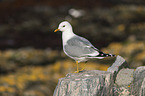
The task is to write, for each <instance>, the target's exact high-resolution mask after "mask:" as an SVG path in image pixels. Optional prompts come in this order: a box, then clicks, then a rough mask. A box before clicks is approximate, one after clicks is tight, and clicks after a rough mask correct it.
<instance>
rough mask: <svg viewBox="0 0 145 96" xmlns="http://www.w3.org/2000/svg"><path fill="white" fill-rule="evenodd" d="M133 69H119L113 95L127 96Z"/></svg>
mask: <svg viewBox="0 0 145 96" xmlns="http://www.w3.org/2000/svg"><path fill="white" fill-rule="evenodd" d="M133 72H134V69H128V68H126V69H125V68H123V69H121V70H120V71H119V72H118V74H117V76H116V80H115V84H114V95H115V96H129V94H130V88H129V86H130V84H131V83H132V81H133Z"/></svg>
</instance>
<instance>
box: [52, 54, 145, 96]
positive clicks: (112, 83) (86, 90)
mask: <svg viewBox="0 0 145 96" xmlns="http://www.w3.org/2000/svg"><path fill="white" fill-rule="evenodd" d="M127 67H128V64H127V63H126V61H125V59H123V58H122V57H121V56H117V57H116V61H115V62H114V63H113V65H112V66H111V67H109V68H108V70H107V71H99V70H90V71H83V72H80V73H71V74H68V75H67V76H66V77H64V78H61V79H59V82H58V85H57V87H56V89H55V91H54V94H53V96H145V66H141V67H138V68H137V69H136V71H134V69H129V68H127Z"/></svg>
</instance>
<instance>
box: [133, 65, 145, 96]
mask: <svg viewBox="0 0 145 96" xmlns="http://www.w3.org/2000/svg"><path fill="white" fill-rule="evenodd" d="M133 78H134V81H133V84H132V85H131V88H132V91H131V92H132V94H133V95H135V96H145V66H140V67H137V69H136V71H135V72H134V74H133Z"/></svg>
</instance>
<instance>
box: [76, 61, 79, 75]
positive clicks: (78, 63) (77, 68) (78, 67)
mask: <svg viewBox="0 0 145 96" xmlns="http://www.w3.org/2000/svg"><path fill="white" fill-rule="evenodd" d="M76 64H77V71H76V72H75V73H79V63H78V61H76Z"/></svg>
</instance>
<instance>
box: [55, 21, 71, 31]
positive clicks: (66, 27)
mask: <svg viewBox="0 0 145 96" xmlns="http://www.w3.org/2000/svg"><path fill="white" fill-rule="evenodd" d="M67 30H72V27H71V25H70V23H69V22H68V21H63V22H61V23H60V24H59V26H58V29H55V30H54V32H57V31H61V32H64V31H67Z"/></svg>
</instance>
